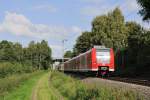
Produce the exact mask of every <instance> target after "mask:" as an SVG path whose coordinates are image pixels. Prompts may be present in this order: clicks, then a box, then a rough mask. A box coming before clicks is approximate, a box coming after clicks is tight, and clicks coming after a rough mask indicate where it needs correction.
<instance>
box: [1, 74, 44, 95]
mask: <svg viewBox="0 0 150 100" xmlns="http://www.w3.org/2000/svg"><path fill="white" fill-rule="evenodd" d="M41 73H43V71H38V72H34V73H24V74H18V75H17V74H15V75H12V76H8V77H5V78H1V79H0V96H3V95H6V94H7V93H8V92H9V91H11V90H12V89H14V88H16V87H18V86H20V84H21V83H23V82H24V81H25V80H27V79H28V78H30V77H32V76H36V75H40V74H41Z"/></svg>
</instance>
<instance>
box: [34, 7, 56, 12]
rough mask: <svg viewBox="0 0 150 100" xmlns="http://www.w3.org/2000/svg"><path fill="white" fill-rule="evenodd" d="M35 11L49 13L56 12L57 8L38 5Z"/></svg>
mask: <svg viewBox="0 0 150 100" xmlns="http://www.w3.org/2000/svg"><path fill="white" fill-rule="evenodd" d="M33 10H42V11H48V12H56V11H57V8H56V7H54V6H52V5H38V6H35V7H33Z"/></svg>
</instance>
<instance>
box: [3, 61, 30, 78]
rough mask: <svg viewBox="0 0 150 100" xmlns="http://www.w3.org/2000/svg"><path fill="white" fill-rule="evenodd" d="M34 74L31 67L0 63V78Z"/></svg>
mask: <svg viewBox="0 0 150 100" xmlns="http://www.w3.org/2000/svg"><path fill="white" fill-rule="evenodd" d="M29 72H32V67H31V66H26V65H23V64H20V63H10V62H1V63H0V78H4V77H6V76H8V75H12V74H16V73H29Z"/></svg>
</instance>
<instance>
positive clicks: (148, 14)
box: [137, 0, 150, 21]
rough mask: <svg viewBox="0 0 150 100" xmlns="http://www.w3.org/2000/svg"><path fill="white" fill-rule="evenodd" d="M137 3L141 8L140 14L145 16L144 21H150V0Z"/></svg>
mask: <svg viewBox="0 0 150 100" xmlns="http://www.w3.org/2000/svg"><path fill="white" fill-rule="evenodd" d="M137 2H138V4H139V5H140V6H141V10H140V11H139V13H140V15H142V16H143V20H147V21H148V20H150V0H137Z"/></svg>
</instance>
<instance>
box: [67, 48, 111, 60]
mask: <svg viewBox="0 0 150 100" xmlns="http://www.w3.org/2000/svg"><path fill="white" fill-rule="evenodd" d="M93 48H95V49H99V50H110V48H106V47H105V46H94V47H93ZM91 51H92V49H90V50H88V51H86V52H85V53H81V54H79V55H78V56H76V57H73V58H71V59H69V60H68V61H66V62H64V63H67V62H69V61H72V60H74V59H76V58H78V57H81V56H82V55H84V54H86V53H89V52H91Z"/></svg>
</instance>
